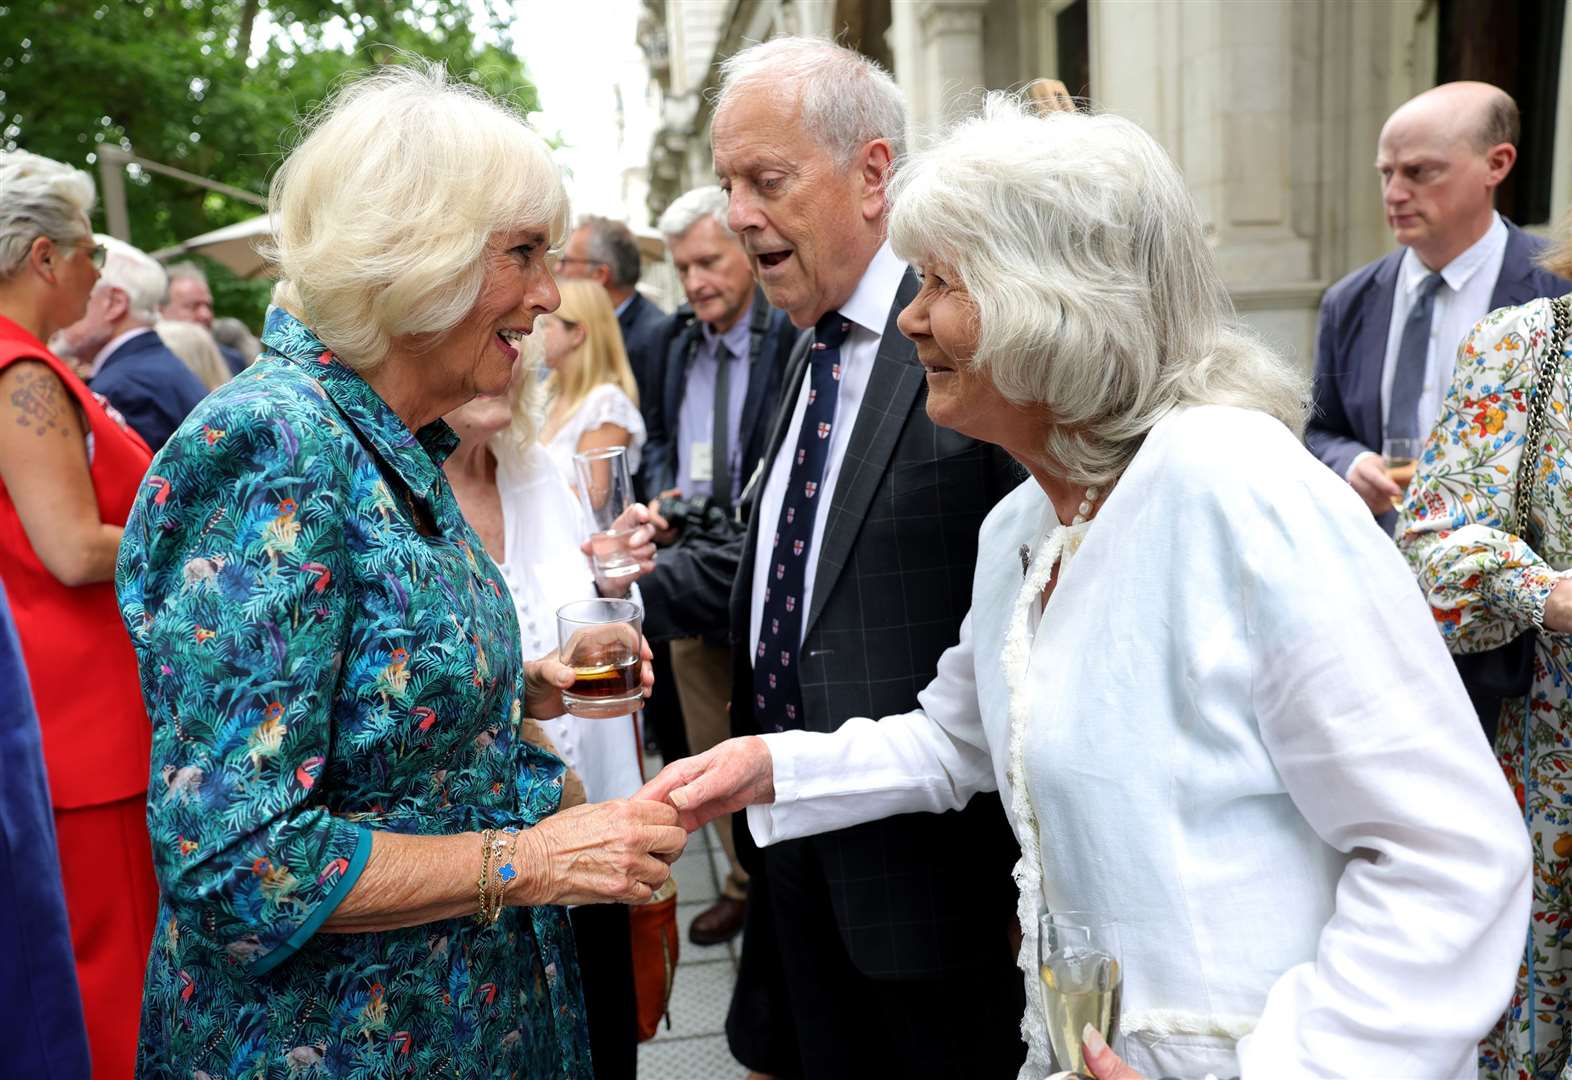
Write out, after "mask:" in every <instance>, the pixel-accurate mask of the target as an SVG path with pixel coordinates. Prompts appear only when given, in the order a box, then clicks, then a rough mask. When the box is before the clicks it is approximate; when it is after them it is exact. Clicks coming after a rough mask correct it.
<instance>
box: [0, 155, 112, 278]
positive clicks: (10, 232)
mask: <svg viewBox="0 0 1572 1080" xmlns="http://www.w3.org/2000/svg"><path fill="white" fill-rule="evenodd" d="M92 210H93V179H92V177H90V176H88V175H87V173H85V172H83V171H82V170H81V169H73V168H71V166H69V165H62V164H61V163H60V162H58V161H54V160H51V159H50V158H46V157H40V156H39V155H37V154H30V153H28V152H27V151H26V150H12V151H9V152H8V153H4V154H0V280H3V279H5V278H8V277H10V276H11V275H12V274H14V273H15V272H16V271H17V269H18V268H19V267H20V266H21V265H22V263H23V262H25V261H26V259H27V253H28V252H29V251H31V250H32V247H33V241H34V240H37V239H38V238H39V237H40V236H47V237H49V239H51V240H53V241H54V242H55V243H56V244H59V245H61V246H62V247H65V246H68V245H73V244H80V243H81V242H82V241H83V240H85V239H87V237H88V236H89V235H90V234H89V232H88V226H87V224H86V218H87V217H88V215H89V214H91V213H92ZM72 257H75V256H72ZM81 257H83V258H86V257H87V256H86V254H85V253H83V254H82V256H81Z"/></svg>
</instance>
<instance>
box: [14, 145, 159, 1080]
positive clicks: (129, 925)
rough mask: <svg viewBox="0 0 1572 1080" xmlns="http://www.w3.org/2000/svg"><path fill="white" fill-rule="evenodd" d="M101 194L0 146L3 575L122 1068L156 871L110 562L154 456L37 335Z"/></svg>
mask: <svg viewBox="0 0 1572 1080" xmlns="http://www.w3.org/2000/svg"><path fill="white" fill-rule="evenodd" d="M92 205H93V184H92V181H91V180H90V179H89V178H88V176H87V174H85V173H83V172H80V171H78V170H76V169H72V168H69V167H67V166H65V165H61V164H59V163H57V162H54V161H50V160H49V159H47V158H42V157H38V156H37V155H34V154H29V153H26V152H23V151H15V152H12V153H7V154H0V581H3V582H4V585H5V589H6V591H7V593H8V594H9V596H10V602H11V609H12V613H13V614H14V616H15V618H16V623H17V629H18V632H19V634H20V637H21V641H22V653H23V656H24V657H25V659H26V662H27V670H28V676H29V678H30V679H31V682H32V688H33V697H34V700H35V703H36V705H37V709H38V718H39V724H40V727H41V728H42V731H43V742H44V759H45V763H46V766H47V771H48V775H49V788H50V797H51V801H52V802H53V804H54V816H55V835H56V840H57V842H58V844H59V849H60V867H61V877H62V879H63V881H64V885H65V896H66V911H67V915H68V916H69V919H70V923H71V945H72V950H73V952H74V953H75V957H76V969H77V980H78V982H79V984H80V986H81V992H82V1005H83V1012H84V1014H85V1017H86V1020H87V1033H88V1042H89V1046H90V1048H91V1051H92V1056H93V1075H94V1076H95V1077H98V1078H100V1080H122V1078H127V1077H130V1076H131V1075H132V1071H133V1062H134V1060H135V1056H136V1033H137V1020H138V1015H139V1012H140V1006H141V999H142V980H143V978H144V976H145V974H146V968H147V949H148V945H149V942H150V941H151V940H152V936H153V922H154V919H155V917H156V911H157V898H158V885H157V881H156V880H155V878H154V877H153V863H152V852H151V850H150V849H149V846H148V835H147V824H146V802H147V786H148V741H149V728H148V721H147V714H146V712H145V711H144V709H143V707H142V691H141V687H140V685H139V683H138V681H137V666H136V656H135V654H134V653H133V652H132V649H131V639H130V637H129V636H128V635H127V633H126V628H125V625H124V624H123V623H122V622H121V620H120V613H119V609H118V607H117V606H116V603H115V590H114V573H115V554H116V552H117V550H118V549H119V546H120V532H121V527H122V526H123V525H124V524H125V520H126V514H127V513H128V512H129V510H130V507H131V502H132V499H133V498H134V496H135V495H136V492H137V489H138V487H139V485H140V484H141V483H142V478H143V476H144V474H145V473H146V472H147V468H148V464H149V463H150V461H151V460H152V455H151V453H150V452H149V451H148V448H147V444H146V443H144V442H143V441H142V440H141V439H140V438H139V437H138V436H137V435H136V434H134V433H133V432H132V431H131V430H130V429H129V428H127V427H126V426H125V424H124V423H123V422H121V421H120V420H119V418H118V416H116V415H115V414H113V413H111V412H110V411H109V410H108V409H107V408H106V406H105V404H104V403H103V402H102V400H101V399H98V398H95V397H94V395H93V393H92V391H90V390H89V389H88V388H87V386H86V384H84V383H83V382H82V380H81V379H79V378H77V376H76V375H75V374H73V373H72V371H71V370H70V368H68V367H67V366H66V365H65V364H64V363H62V362H61V361H60V360H59V358H57V357H56V356H54V355H53V354H52V353H51V352H50V351H49V349H48V348H47V347H46V346H45V344H44V342H45V341H47V340H48V339H49V337H50V336H51V335H52V334H53V333H54V332H55V331H57V330H59V329H61V328H63V327H65V326H68V325H69V324H71V323H73V322H75V321H76V320H77V319H79V318H81V317H82V314H83V312H84V311H85V310H86V307H87V300H88V296H89V295H90V294H91V293H92V291H93V289H94V286H95V285H96V284H97V282H98V268H99V267H100V266H102V263H103V257H104V249H103V248H102V247H101V246H99V245H98V244H97V243H95V241H94V239H93V233H92V226H91V223H90V221H89V218H88V213H89V211H90V210H91V209H92ZM156 480H157V477H150V478H149V480H148V482H149V483H153V482H156ZM0 707H4V706H3V705H0Z"/></svg>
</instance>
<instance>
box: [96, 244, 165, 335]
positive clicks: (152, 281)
mask: <svg viewBox="0 0 1572 1080" xmlns="http://www.w3.org/2000/svg"><path fill="white" fill-rule="evenodd" d="M98 242H99V243H100V244H103V245H104V247H106V248H108V249H109V257H108V258H107V259H105V260H104V270H103V273H102V274H100V275H99V278H98V284H97V285H95V286H93V291H94V292H102V291H104V290H105V289H119V290H120V291H121V292H123V293H125V294H126V305H127V309H128V310H127V311H126V314H127V315H128V316H130V317H131V318H133V319H136V320H137V321H139V322H144V323H147V324H148V325H149V326H151V325H152V324H153V323H154V322H156V321H157V320H158V309H159V308H160V307H162V306H163V304H164V301H165V299H166V298H167V297H168V295H169V275H168V274H166V273H164V268H163V267H162V266H160V265H159V263H158V260H157V259H155V258H153V257H152V256H151V255H149V254H147V253H146V252H144V251H143V250H142V249H141V248H135V247H132V246H131V245H130V244H128V243H126V242H125V241H124V240H116V239H115V238H114V237H113V236H105V235H103V234H102V233H100V234H99V235H98Z"/></svg>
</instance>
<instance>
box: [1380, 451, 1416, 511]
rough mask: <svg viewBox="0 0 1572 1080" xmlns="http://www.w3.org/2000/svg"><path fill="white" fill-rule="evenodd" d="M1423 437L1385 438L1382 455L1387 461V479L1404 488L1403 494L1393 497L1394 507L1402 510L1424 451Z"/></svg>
mask: <svg viewBox="0 0 1572 1080" xmlns="http://www.w3.org/2000/svg"><path fill="white" fill-rule="evenodd" d="M1424 449H1425V440H1423V439H1384V440H1382V442H1381V457H1382V458H1383V459H1385V461H1386V475H1387V479H1389V480H1391V481H1392V483H1394V484H1396V485H1397V486H1398V487H1400V488H1402V489H1403V494H1401V495H1395V496H1393V497H1392V509H1394V510H1400V509H1402V507H1403V500H1404V499H1405V498H1407V497H1408V484H1409V482H1410V481H1411V480H1413V478H1414V470H1415V469H1416V468H1418V466H1419V455H1420V454H1421V453H1423V452H1424Z"/></svg>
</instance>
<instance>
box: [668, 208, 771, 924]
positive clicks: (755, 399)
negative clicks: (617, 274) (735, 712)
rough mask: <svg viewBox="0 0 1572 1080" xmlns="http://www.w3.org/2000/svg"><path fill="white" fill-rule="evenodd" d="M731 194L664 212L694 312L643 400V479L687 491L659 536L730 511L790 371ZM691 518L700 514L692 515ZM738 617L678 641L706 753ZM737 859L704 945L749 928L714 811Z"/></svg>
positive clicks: (727, 697)
mask: <svg viewBox="0 0 1572 1080" xmlns="http://www.w3.org/2000/svg"><path fill="white" fill-rule="evenodd" d="M726 213H727V200H726V193H725V192H724V191H722V190H721V189H720V188H718V187H715V186H714V185H709V186H706V187H699V188H694V189H693V190H692V191H689V192H687V193H686V194H684V195H683V196H681V197H680V198H678V199H676V200H675V201H674V202H673V203H672V204H671V205H670V206H669V207H667V208H666V212H665V213H663V214H662V215H661V217H660V223H659V228H660V231H661V235H662V236H664V237H665V238H666V249H667V251H669V252H670V253H671V264H672V266H673V267H674V268H675V269H676V271H677V278H678V280H680V281H681V282H682V288H683V292H684V293H686V295H687V298H688V303H689V304H690V305H691V306H692V312H693V318H692V320H691V321H689V322H688V324H687V325H686V326H684V327H683V328H682V330H681V331H680V332H679V333H678V334H677V335H676V337H675V338H674V339H673V341H672V343H671V346H670V347H669V348H668V349H667V352H666V359H665V361H664V363H663V364H662V380H661V384H660V386H659V387H658V388H657V390H656V395H655V398H654V400H652V401H651V402H650V407H649V408H648V409H647V410H646V413H647V415H648V416H649V440H648V441H647V442H646V443H645V444H644V463H643V465H642V466H641V472H642V473H643V474H644V478H645V480H644V482H645V488H646V490H647V491H650V492H658V493H659V499H658V500H656V501H654V502H651V503H650V509H651V510H652V511H655V512H657V513H660V514H661V516H662V517H663V518H667V519H670V518H671V517H672V516H673V515H672V514H671V512H670V511H668V510H666V509H665V508H666V507H667V506H668V505H681V504H673V503H672V502H671V498H672V497H673V496H680V497H681V499H683V500H685V502H686V506H687V511H686V513H685V515H684V518H685V520H681V521H672V522H671V526H672V527H671V528H670V529H667V530H663V531H662V532H660V533H657V534H656V541H657V542H658V543H659V544H661V546H662V547H667V546H669V545H670V544H672V543H681V542H682V534H683V533H684V532H686V531H687V529H688V528H691V527H702V523H703V522H704V521H705V519H706V518H710V517H713V516H715V515H720V516H721V518H722V519H724V518H725V517H729V516H731V509H732V507H733V506H734V505H735V503H736V501H737V497H738V496H739V495H740V494H741V491H742V485H743V483H744V482H745V481H746V480H747V479H748V477H749V476H751V475H752V474H753V470H754V469H755V468H756V467H757V466H758V464H759V462H760V461H761V460H762V459H763V457H764V451H765V440H766V439H767V438H768V437H769V435H770V428H771V421H772V420H773V419H774V416H775V409H776V403H777V401H778V399H779V397H780V385H781V374H782V372H784V370H785V367H786V358H787V356H788V355H789V354H790V353H791V348H792V343H793V342H794V341H795V340H796V338H797V331H796V328H794V327H793V326H792V324H791V321H790V320H789V319H788V318H787V317H786V313H785V312H783V311H780V310H777V309H776V308H772V307H771V306H770V305H769V302H768V301H766V300H765V299H764V294H763V292H762V291H761V290H760V289H759V286H758V285H757V283H755V282H754V280H753V271H752V269H751V268H750V267H749V265H748V255H747V252H745V251H744V250H743V248H742V242H741V241H740V240H738V239H737V237H736V235H735V234H733V233H732V231H731V229H730V228H729V227H728V226H727V224H726ZM690 523H691V524H690ZM730 630H731V627H730V625H729V618H727V619H721V620H717V622H716V623H715V625H714V626H712V627H708V628H706V632H705V633H704V634H703V635H702V636H695V637H686V638H679V639H676V640H674V641H672V642H671V672H672V675H673V676H674V681H675V682H676V684H677V695H678V697H679V698H680V699H681V702H682V719H683V726H684V727H685V729H686V731H687V736H688V751H689V752H690V753H693V754H702V753H703V752H704V751H706V750H708V749H709V748H710V747H712V746H714V745H716V744H717V743H719V742H721V741H723V740H724V739H725V738H726V736H727V734H728V733H729V732H730V730H731V724H730V719H729V708H728V704H729V702H730V701H731V634H730ZM715 831H716V832H717V833H718V834H719V836H720V842H721V849H722V850H723V851H724V852H725V853H726V861H727V863H728V866H727V871H726V877H725V880H723V881H722V882H721V886H720V897H719V899H717V900H716V901H715V903H714V904H712V905H711V906H710V907H709V908H708V909H706V910H704V911H702V912H700V913H699V914H698V915H696V916H695V917H694V919H693V921H692V923H690V924H689V926H688V939H689V940H690V941H692V942H693V943H694V944H695V945H718V944H720V943H721V942H724V941H729V940H731V939H732V938H734V937H736V936H737V934H738V933H740V932H741V930H742V921H743V914H744V911H745V909H746V904H747V899H748V874H747V871H746V870H744V869H743V867H742V866H741V864H740V863H739V862H738V860H737V850H736V846H735V845H734V844H733V842H732V832H731V820H730V819H729V818H722V819H721V820H719V821H717V822H715Z"/></svg>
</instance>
